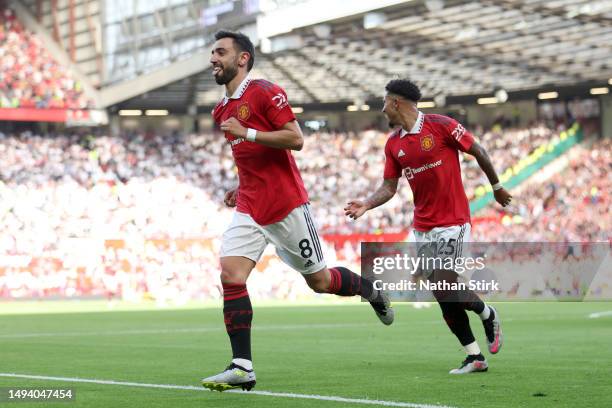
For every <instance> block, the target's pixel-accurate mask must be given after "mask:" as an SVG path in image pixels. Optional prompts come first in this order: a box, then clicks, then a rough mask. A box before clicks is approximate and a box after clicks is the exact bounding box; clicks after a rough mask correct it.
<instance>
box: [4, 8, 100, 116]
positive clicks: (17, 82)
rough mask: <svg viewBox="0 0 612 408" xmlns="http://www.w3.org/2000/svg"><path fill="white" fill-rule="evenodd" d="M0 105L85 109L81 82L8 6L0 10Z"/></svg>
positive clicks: (85, 101) (85, 100)
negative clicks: (54, 56) (53, 55)
mask: <svg viewBox="0 0 612 408" xmlns="http://www.w3.org/2000/svg"><path fill="white" fill-rule="evenodd" d="M0 60H1V62H0V108H39V109H40V108H62V109H86V108H88V107H90V105H91V101H89V100H88V98H87V97H86V96H85V94H84V92H83V89H82V84H81V83H80V82H79V81H76V80H75V79H74V78H73V76H72V75H71V73H70V71H68V70H66V69H64V67H62V66H61V65H60V64H58V63H57V61H55V59H54V58H53V57H52V55H51V54H50V53H49V52H48V51H47V50H46V49H45V48H44V47H43V45H42V42H41V40H40V39H39V38H38V37H37V36H36V35H35V34H34V33H32V32H30V31H28V30H26V29H25V28H24V27H23V26H22V24H21V23H20V22H19V20H17V18H16V17H15V14H14V13H13V11H12V10H11V9H8V8H6V9H4V10H2V12H1V13H0Z"/></svg>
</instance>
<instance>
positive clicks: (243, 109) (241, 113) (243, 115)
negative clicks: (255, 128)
mask: <svg viewBox="0 0 612 408" xmlns="http://www.w3.org/2000/svg"><path fill="white" fill-rule="evenodd" d="M249 116H251V111H250V109H249V104H248V103H247V102H245V103H243V104H242V105H240V106H238V119H240V120H247V119H248V118H249Z"/></svg>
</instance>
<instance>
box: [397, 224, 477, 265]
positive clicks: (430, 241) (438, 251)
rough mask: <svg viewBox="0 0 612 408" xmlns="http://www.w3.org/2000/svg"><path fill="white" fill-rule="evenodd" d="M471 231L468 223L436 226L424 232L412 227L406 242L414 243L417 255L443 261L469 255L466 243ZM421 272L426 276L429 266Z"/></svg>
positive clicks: (467, 243) (468, 240)
mask: <svg viewBox="0 0 612 408" xmlns="http://www.w3.org/2000/svg"><path fill="white" fill-rule="evenodd" d="M471 232H472V226H471V225H470V223H465V224H463V225H453V226H450V227H437V228H433V229H431V230H429V231H426V232H422V231H417V230H415V229H413V230H412V231H410V235H409V236H408V241H407V242H408V243H411V244H416V253H417V254H418V256H429V257H432V258H439V259H442V260H444V261H445V260H447V259H453V261H454V260H457V258H461V257H467V256H469V248H468V245H469V242H470V237H471ZM411 252H412V251H411ZM413 255H414V254H413ZM432 264H433V263H432ZM421 273H422V275H423V276H425V277H428V276H429V274H430V273H431V267H430V268H424V269H423V270H421Z"/></svg>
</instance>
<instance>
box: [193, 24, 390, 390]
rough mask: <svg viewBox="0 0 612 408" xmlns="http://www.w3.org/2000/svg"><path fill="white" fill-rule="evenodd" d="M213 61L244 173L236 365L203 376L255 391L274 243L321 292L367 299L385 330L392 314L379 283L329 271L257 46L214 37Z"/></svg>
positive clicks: (235, 265)
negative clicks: (253, 74) (260, 284)
mask: <svg viewBox="0 0 612 408" xmlns="http://www.w3.org/2000/svg"><path fill="white" fill-rule="evenodd" d="M215 40H216V42H215V44H214V46H213V50H212V55H211V58H210V62H211V64H212V73H213V76H214V78H215V81H216V82H217V84H219V85H225V92H226V94H225V97H224V98H223V99H222V100H221V101H220V102H219V103H218V104H217V106H216V107H215V108H214V110H213V117H214V120H215V123H217V125H219V127H220V128H221V130H222V131H223V132H225V137H226V139H227V141H228V143H229V144H230V145H231V149H232V154H233V156H234V160H235V162H236V166H237V167H238V178H239V186H238V187H237V188H236V189H234V190H231V191H228V192H227V193H226V195H225V204H226V205H227V206H229V207H236V212H235V213H234V218H233V220H232V222H231V224H230V226H229V227H228V229H227V230H226V231H225V233H224V234H223V238H222V244H221V262H220V263H221V284H222V286H223V314H224V319H225V327H226V329H227V333H228V335H229V339H230V343H231V346H232V353H233V359H232V361H231V363H230V365H229V366H228V367H227V368H226V369H225V370H223V371H222V372H221V373H220V374H217V375H214V376H211V377H208V378H204V379H203V380H202V385H203V386H204V387H206V388H210V389H213V390H218V391H223V390H226V389H231V388H242V389H247V390H250V389H251V388H252V387H253V386H254V385H255V372H254V371H253V363H252V359H251V320H252V316H253V310H252V308H251V301H250V299H249V294H248V292H247V287H246V281H247V278H248V277H249V274H250V273H251V271H252V270H253V267H255V264H256V263H257V262H258V261H259V258H260V257H261V255H262V253H263V252H264V249H265V248H266V246H267V244H269V243H272V244H273V245H274V246H275V247H276V253H277V254H278V256H279V257H280V258H281V260H283V262H285V263H286V264H287V265H289V266H290V267H291V268H293V269H295V270H296V271H298V272H300V273H301V274H302V275H303V276H304V278H305V279H306V282H307V283H308V286H310V287H311V288H312V289H313V290H314V291H315V292H317V293H332V294H335V295H338V296H362V297H363V298H365V299H367V300H368V301H370V304H371V305H372V307H373V308H374V311H375V312H376V315H377V316H378V317H379V319H380V320H381V321H382V322H383V323H384V324H386V325H389V324H391V323H392V322H393V317H394V313H393V309H392V308H391V307H390V304H389V301H388V299H387V298H386V296H384V295H383V294H382V293H381V292H379V291H377V290H374V288H373V286H372V283H371V282H370V281H368V280H366V279H363V278H361V276H359V275H357V274H355V273H353V272H351V271H350V270H348V269H346V268H343V267H335V268H327V267H326V265H325V260H324V259H323V252H322V249H321V243H320V241H319V237H318V235H317V230H316V227H315V223H314V220H313V218H312V215H311V211H310V205H309V202H308V194H307V193H306V189H305V188H304V183H303V182H302V177H301V176H300V172H299V170H298V168H297V166H296V163H295V160H294V158H293V156H292V154H291V150H301V149H302V145H303V143H304V137H303V135H302V131H301V130H300V127H299V125H298V122H297V121H296V119H295V116H294V114H293V111H292V109H291V106H290V105H289V102H288V100H287V95H286V94H285V91H284V90H283V89H282V88H280V87H279V86H277V85H275V84H273V83H271V82H268V81H266V80H263V79H252V78H250V77H249V75H248V73H249V71H250V70H251V68H252V67H253V63H254V61H255V51H254V48H253V44H252V43H251V40H250V39H249V38H248V37H247V36H246V35H244V34H241V33H235V32H230V31H219V32H217V33H216V34H215Z"/></svg>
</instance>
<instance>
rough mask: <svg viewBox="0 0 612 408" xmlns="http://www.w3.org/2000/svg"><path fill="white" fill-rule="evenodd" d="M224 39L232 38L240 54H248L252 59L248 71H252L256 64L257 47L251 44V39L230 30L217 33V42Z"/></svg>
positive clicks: (248, 64) (248, 63)
mask: <svg viewBox="0 0 612 408" xmlns="http://www.w3.org/2000/svg"><path fill="white" fill-rule="evenodd" d="M222 38H231V39H233V40H234V45H235V46H236V48H237V49H238V51H239V52H248V53H249V55H250V56H251V58H249V62H247V71H250V70H251V68H253V64H254V63H255V47H254V46H253V43H252V42H251V39H250V38H249V37H248V36H247V35H245V34H242V33H240V32H235V31H228V30H220V31H217V32H216V33H215V40H220V39H222Z"/></svg>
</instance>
